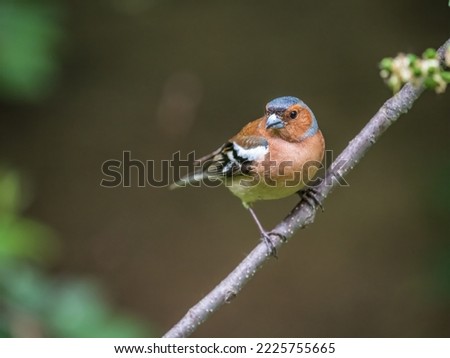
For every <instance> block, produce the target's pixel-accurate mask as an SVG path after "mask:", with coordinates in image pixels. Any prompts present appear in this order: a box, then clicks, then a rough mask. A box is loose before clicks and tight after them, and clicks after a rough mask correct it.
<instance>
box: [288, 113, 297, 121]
mask: <svg viewBox="0 0 450 358" xmlns="http://www.w3.org/2000/svg"><path fill="white" fill-rule="evenodd" d="M289 117H291V119H295V118H297V111H292V112H291V113H289Z"/></svg>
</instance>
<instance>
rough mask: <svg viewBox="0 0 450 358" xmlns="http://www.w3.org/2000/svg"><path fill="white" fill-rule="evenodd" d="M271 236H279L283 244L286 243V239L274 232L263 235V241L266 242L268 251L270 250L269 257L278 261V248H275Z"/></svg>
mask: <svg viewBox="0 0 450 358" xmlns="http://www.w3.org/2000/svg"><path fill="white" fill-rule="evenodd" d="M271 236H278V237H279V238H280V239H281V241H283V242H285V241H286V237H285V236H284V235H282V234H279V233H277V232H272V231H270V232H263V233H261V240H262V241H264V243H265V244H266V246H267V249H268V250H269V255H270V256H273V257H275V258H276V259H277V258H278V256H277V248H276V247H275V244H274V243H273V241H272V238H271Z"/></svg>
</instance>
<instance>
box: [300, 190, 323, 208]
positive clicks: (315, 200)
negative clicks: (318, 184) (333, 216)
mask: <svg viewBox="0 0 450 358" xmlns="http://www.w3.org/2000/svg"><path fill="white" fill-rule="evenodd" d="M297 194H298V195H299V196H300V198H301V200H304V201H306V202H307V203H308V204H309V205H310V206H311V207H312V208H313V209H314V208H315V207H316V206H319V207H320V209H321V210H322V212H323V211H325V209H324V208H323V205H322V202H321V200H320V199H323V198H324V196H323V194H322V193H321V192H319V191H318V190H317V189H316V188H315V187H313V186H310V187H308V188H306V189H302V190H299V191H298V192H297Z"/></svg>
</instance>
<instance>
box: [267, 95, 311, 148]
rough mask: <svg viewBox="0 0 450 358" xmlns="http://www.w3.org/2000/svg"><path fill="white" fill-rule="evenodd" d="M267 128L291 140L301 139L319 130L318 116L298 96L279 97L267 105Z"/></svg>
mask: <svg viewBox="0 0 450 358" xmlns="http://www.w3.org/2000/svg"><path fill="white" fill-rule="evenodd" d="M265 118H266V130H267V131H269V132H270V131H271V132H273V134H274V135H278V136H280V137H282V138H284V139H286V140H289V141H300V140H304V139H306V138H308V137H311V136H313V135H314V134H316V133H317V131H318V130H319V126H318V124H317V120H316V117H315V116H314V114H313V112H312V111H311V110H310V109H309V107H308V106H307V105H306V104H305V103H304V102H303V101H301V100H300V99H298V98H296V97H279V98H275V99H274V100H272V101H270V102H269V103H267V105H266V113H265Z"/></svg>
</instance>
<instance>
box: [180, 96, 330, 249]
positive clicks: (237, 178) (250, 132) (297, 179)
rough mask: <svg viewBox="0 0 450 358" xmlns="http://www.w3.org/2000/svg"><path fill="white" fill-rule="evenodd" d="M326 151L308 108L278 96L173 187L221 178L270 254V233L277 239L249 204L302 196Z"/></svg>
mask: <svg viewBox="0 0 450 358" xmlns="http://www.w3.org/2000/svg"><path fill="white" fill-rule="evenodd" d="M324 150H325V140H324V138H323V136H322V133H321V131H320V130H319V126H318V124H317V120H316V117H315V116H314V114H313V112H312V111H311V109H309V107H308V106H307V105H306V104H305V103H304V102H303V101H301V100H300V99H298V98H296V97H280V98H276V99H274V100H272V101H270V102H269V103H267V105H266V110H265V114H264V116H263V117H261V118H259V119H257V120H255V121H252V122H250V123H248V124H247V125H246V126H244V128H242V130H241V131H240V132H239V133H238V134H236V135H235V136H234V137H232V138H231V139H230V140H229V141H227V142H226V143H225V144H223V145H222V146H221V147H220V148H218V149H217V150H216V151H214V152H212V153H211V154H208V155H206V156H204V157H203V158H200V159H199V160H197V161H196V164H198V165H200V166H201V167H200V168H199V169H196V170H194V171H193V172H192V173H190V174H188V175H186V176H184V177H182V178H181V179H180V180H178V181H177V182H175V183H174V184H172V185H171V188H172V189H173V188H177V187H180V186H186V185H187V184H189V183H191V184H193V183H198V182H201V181H204V180H206V179H209V180H220V181H221V182H223V183H224V184H225V186H227V187H228V189H230V191H231V192H232V193H233V194H234V195H236V196H237V197H239V198H240V199H241V200H242V204H243V205H244V207H245V208H246V209H248V210H249V211H250V213H251V215H252V216H253V219H254V220H255V222H256V224H257V226H258V228H259V231H260V232H261V236H262V239H263V240H264V241H265V242H266V244H267V245H268V247H269V249H270V251H271V253H272V254H274V246H273V244H272V241H271V238H270V235H278V236H280V235H279V234H277V233H272V232H267V231H265V230H264V229H263V227H262V225H261V223H260V222H259V220H258V218H257V216H256V214H255V212H254V211H253V209H252V207H251V205H252V204H253V203H254V202H255V201H258V200H271V199H280V198H284V197H287V196H289V195H292V194H294V193H301V192H303V191H302V190H303V189H304V188H305V186H306V184H307V183H308V182H309V181H310V180H311V179H312V178H313V176H314V175H315V174H316V172H317V170H318V169H319V168H320V167H321V162H322V159H323V155H324Z"/></svg>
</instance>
